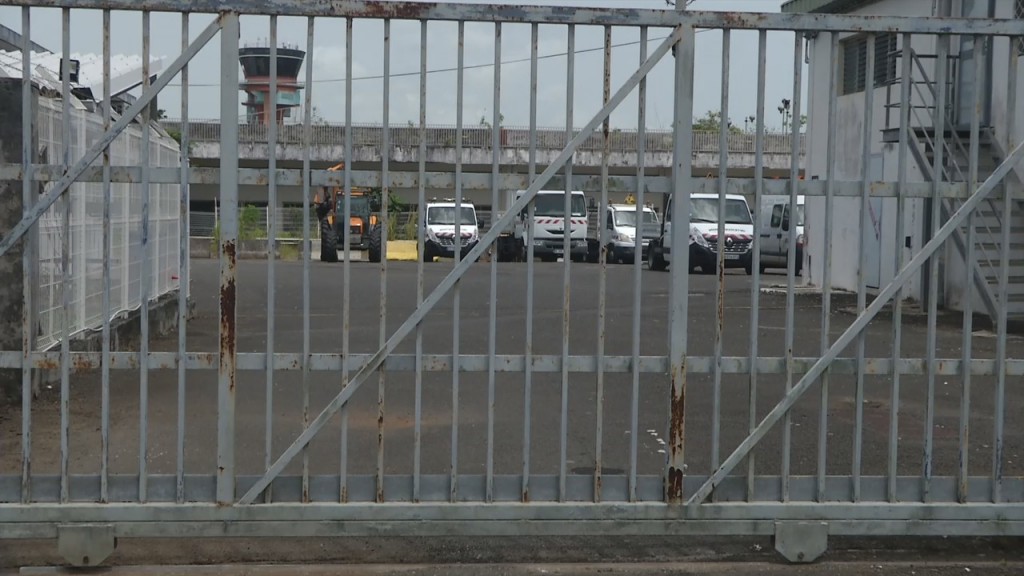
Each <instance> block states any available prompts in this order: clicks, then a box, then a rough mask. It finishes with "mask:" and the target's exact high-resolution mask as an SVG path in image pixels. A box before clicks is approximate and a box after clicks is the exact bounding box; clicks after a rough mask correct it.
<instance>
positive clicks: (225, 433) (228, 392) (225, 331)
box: [217, 13, 305, 505]
mask: <svg viewBox="0 0 1024 576" xmlns="http://www.w3.org/2000/svg"><path fill="white" fill-rule="evenodd" d="M221 20H222V22H223V30H222V32H221V35H220V39H221V42H220V54H221V56H220V57H221V62H220V82H221V93H220V96H221V98H220V116H221V128H220V137H221V142H220V149H221V159H220V168H221V181H220V205H221V212H220V214H221V221H220V224H221V230H220V331H219V340H220V342H219V344H220V347H219V356H220V359H219V360H220V362H219V369H218V385H217V503H218V504H220V505H229V504H231V503H232V502H234V498H235V379H236V376H237V374H236V371H237V364H236V362H237V360H236V358H235V355H236V354H237V353H238V342H237V330H236V323H235V322H236V319H237V301H236V298H237V294H238V292H237V289H236V286H235V282H236V274H235V272H236V270H235V267H236V253H235V251H236V246H237V244H238V92H237V88H238V37H239V26H238V14H231V13H226V14H224V15H222V16H221ZM303 212H305V211H303Z"/></svg>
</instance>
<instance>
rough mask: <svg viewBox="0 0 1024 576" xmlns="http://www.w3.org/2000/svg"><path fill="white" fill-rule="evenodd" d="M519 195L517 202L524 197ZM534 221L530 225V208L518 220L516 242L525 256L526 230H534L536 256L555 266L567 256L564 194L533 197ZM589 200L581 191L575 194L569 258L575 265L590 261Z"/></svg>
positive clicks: (540, 193)
mask: <svg viewBox="0 0 1024 576" xmlns="http://www.w3.org/2000/svg"><path fill="white" fill-rule="evenodd" d="M525 192H526V191H525V190H519V191H517V192H516V199H517V200H518V199H519V197H520V196H522V195H523V193H525ZM533 203H534V213H533V221H532V222H529V221H528V220H529V214H530V213H529V207H527V208H524V209H523V210H522V212H520V213H519V216H518V217H517V218H516V228H515V238H516V241H517V242H518V243H519V245H520V246H522V250H523V255H524V256H525V252H526V246H525V242H526V238H527V235H526V233H527V227H531V228H532V230H531V231H530V236H529V237H531V238H532V239H533V253H534V256H537V257H539V258H540V259H541V260H543V261H545V262H554V261H555V260H558V259H559V258H563V257H564V256H565V243H564V240H565V238H564V234H565V190H540V191H538V192H537V195H536V196H534V199H533ZM587 221H588V217H587V198H586V196H585V195H584V194H583V192H582V191H573V192H572V195H571V197H570V213H569V239H570V245H569V252H570V254H569V257H570V258H572V260H574V261H576V262H582V261H584V260H586V258H587Z"/></svg>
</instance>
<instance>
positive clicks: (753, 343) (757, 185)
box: [747, 30, 768, 502]
mask: <svg viewBox="0 0 1024 576" xmlns="http://www.w3.org/2000/svg"><path fill="white" fill-rule="evenodd" d="M767 71H768V31H767V30H760V31H758V40H757V109H756V111H755V120H754V121H755V123H756V126H755V129H754V206H755V207H756V208H755V210H758V211H760V209H761V198H762V196H763V195H764V101H765V92H766V79H767ZM752 250H753V252H754V254H753V259H754V261H753V263H752V264H751V271H752V272H753V273H754V282H753V284H751V285H750V383H749V385H748V386H747V394H748V399H747V401H748V405H747V433H748V434H749V433H751V432H753V431H754V428H755V427H756V426H757V374H758V370H757V359H758V340H759V338H758V334H757V332H758V329H759V328H760V325H761V319H760V314H761V298H760V294H761V218H760V217H757V218H754V247H753V248H752ZM755 471H756V458H755V457H754V453H753V452H751V453H750V456H749V457H748V458H747V501H748V502H749V501H753V500H754V499H755V497H756V494H755V485H754V479H755V476H754V475H755Z"/></svg>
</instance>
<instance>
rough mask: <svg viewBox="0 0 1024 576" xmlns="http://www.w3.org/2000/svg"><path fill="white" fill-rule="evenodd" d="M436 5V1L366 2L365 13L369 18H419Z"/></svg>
mask: <svg viewBox="0 0 1024 576" xmlns="http://www.w3.org/2000/svg"><path fill="white" fill-rule="evenodd" d="M437 5H438V4H437V2H399V3H391V2H368V3H367V4H366V7H365V15H366V17H369V18H399V19H420V18H422V17H423V15H424V14H426V13H427V12H429V11H432V10H434V9H436V8H437Z"/></svg>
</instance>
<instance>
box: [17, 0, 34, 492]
mask: <svg viewBox="0 0 1024 576" xmlns="http://www.w3.org/2000/svg"><path fill="white" fill-rule="evenodd" d="M31 11H32V9H31V8H29V7H28V6H24V7H22V9H21V34H22V38H21V39H22V44H21V169H22V172H23V177H22V179H21V202H22V206H21V210H22V218H28V214H29V209H30V208H31V207H32V204H33V200H34V198H33V196H34V194H33V193H32V188H33V182H32V159H33V158H34V156H35V151H34V150H33V143H32V125H33V121H34V120H35V119H34V118H33V115H32V110H33V108H32V40H31V37H32V25H31V24H32V22H31V18H32V16H31ZM37 230H38V226H37ZM25 244H26V246H27V247H28V249H26V250H24V252H23V253H22V259H21V272H22V277H23V282H22V297H23V299H24V306H22V309H21V502H22V504H28V503H29V501H30V500H31V498H32V475H31V473H32V369H31V365H32V364H31V354H32V349H33V348H34V347H35V322H34V318H33V315H32V311H33V300H34V298H33V293H34V291H35V286H34V285H33V283H32V270H33V269H34V268H35V265H34V263H33V261H32V258H33V256H34V252H35V247H36V243H35V242H32V241H29V242H26V243H25Z"/></svg>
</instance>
